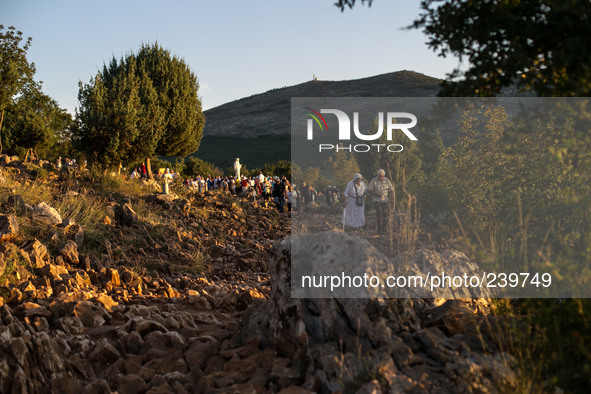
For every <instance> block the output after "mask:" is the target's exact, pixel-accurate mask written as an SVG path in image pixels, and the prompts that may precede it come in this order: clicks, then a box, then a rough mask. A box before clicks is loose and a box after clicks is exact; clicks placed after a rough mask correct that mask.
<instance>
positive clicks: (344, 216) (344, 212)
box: [343, 206, 347, 232]
mask: <svg viewBox="0 0 591 394" xmlns="http://www.w3.org/2000/svg"><path fill="white" fill-rule="evenodd" d="M346 221H347V206H345V208H343V232H345V222H346Z"/></svg>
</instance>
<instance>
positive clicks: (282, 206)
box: [130, 167, 339, 212]
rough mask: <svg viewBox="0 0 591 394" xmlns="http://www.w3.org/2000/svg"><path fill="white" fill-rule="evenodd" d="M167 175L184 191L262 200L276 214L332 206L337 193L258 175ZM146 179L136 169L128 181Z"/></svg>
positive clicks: (331, 189)
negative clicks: (322, 200)
mask: <svg viewBox="0 0 591 394" xmlns="http://www.w3.org/2000/svg"><path fill="white" fill-rule="evenodd" d="M165 174H170V176H171V177H172V179H173V180H179V179H180V182H181V183H182V184H183V186H185V187H186V188H187V189H189V190H190V191H191V192H194V193H205V192H206V191H222V192H226V193H231V194H242V195H243V196H248V197H252V198H253V199H262V200H264V201H265V202H272V203H273V204H275V206H276V207H277V209H278V210H279V212H284V211H285V210H287V211H288V212H291V211H292V210H296V211H297V210H299V208H300V206H304V205H308V204H309V203H315V202H316V203H317V202H319V200H318V199H319V198H321V197H324V198H325V199H326V201H325V203H326V204H328V205H335V204H337V203H338V201H339V193H338V190H337V188H336V187H335V186H328V187H326V188H325V189H324V190H323V191H322V192H321V193H318V192H317V191H316V190H315V189H314V187H313V186H311V185H308V184H306V183H305V182H304V183H302V185H301V186H300V187H298V186H296V185H295V184H291V183H290V181H289V180H288V179H287V178H285V177H281V178H280V177H278V176H266V175H263V174H262V173H260V174H259V175H258V176H250V177H246V176H241V177H240V179H239V180H238V179H236V178H235V177H233V176H226V177H222V176H217V177H215V176H201V175H197V176H195V177H193V178H186V179H182V178H181V177H180V174H179V173H177V172H169V170H168V169H167V171H166V172H165ZM154 176H155V178H156V180H160V179H161V178H162V177H163V176H165V175H164V174H155V175H154ZM145 177H147V174H146V172H145V170H144V169H143V168H142V167H140V168H138V169H135V170H133V172H132V173H131V175H130V178H131V179H140V178H145Z"/></svg>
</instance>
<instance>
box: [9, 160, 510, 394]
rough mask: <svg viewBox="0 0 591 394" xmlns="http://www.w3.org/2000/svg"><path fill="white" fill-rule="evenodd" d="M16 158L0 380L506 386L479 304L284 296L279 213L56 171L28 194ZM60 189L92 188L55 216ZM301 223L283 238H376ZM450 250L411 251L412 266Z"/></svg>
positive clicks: (268, 388) (135, 388)
mask: <svg viewBox="0 0 591 394" xmlns="http://www.w3.org/2000/svg"><path fill="white" fill-rule="evenodd" d="M27 171H29V170H27V169H26V168H21V167H19V166H18V165H13V166H12V167H10V169H9V170H6V173H5V175H7V176H6V178H7V179H5V180H4V182H2V180H1V179H0V238H1V241H0V296H1V297H0V392H2V393H58V392H59V393H112V392H117V393H283V394H285V393H313V392H318V393H330V392H358V393H381V392H384V393H385V392H404V393H413V392H416V393H423V392H457V391H460V390H461V391H466V392H503V391H506V390H505V389H507V390H511V389H515V387H517V386H516V381H517V377H516V375H515V372H514V371H513V369H512V368H513V365H514V361H513V359H512V357H511V356H510V355H508V354H507V353H506V351H505V349H504V340H503V335H502V334H499V331H500V327H502V326H501V325H500V324H499V322H498V319H497V318H496V317H494V316H492V315H488V313H487V310H486V305H484V304H482V303H478V302H474V301H471V300H451V301H447V302H446V301H445V300H421V299H293V298H291V293H290V274H291V270H290V261H291V260H290V250H291V249H290V242H292V241H293V239H294V238H292V239H291V240H290V238H285V237H286V236H288V235H289V222H290V221H289V218H290V217H289V216H288V215H280V214H278V213H277V212H276V211H275V210H274V209H272V208H268V207H265V206H263V205H262V204H259V203H253V202H252V201H249V200H245V199H240V198H236V197H234V196H227V195H223V194H217V193H207V194H206V195H188V196H185V197H184V198H176V197H175V196H168V197H166V196H162V195H156V194H148V195H144V196H134V195H116V194H113V195H110V196H109V197H107V198H104V196H96V195H95V194H93V193H94V192H93V190H92V189H86V188H85V187H84V184H83V182H80V184H78V183H77V182H76V181H75V180H74V181H72V179H71V178H70V175H68V177H67V178H65V177H64V176H60V177H59V178H57V179H56V180H55V181H54V182H57V183H58V187H56V186H55V185H54V184H51V183H49V184H48V185H47V187H48V188H49V190H51V193H55V192H56V190H57V191H59V193H60V196H59V198H55V199H53V200H51V201H47V202H45V201H42V202H38V201H32V200H31V197H23V196H22V195H20V194H19V193H18V190H22V188H19V185H18V183H17V182H21V184H24V183H26V182H27V174H29V175H30V173H28V172H27ZM60 182H61V183H60ZM64 185H66V186H67V190H64ZM43 192H44V191H43V190H39V193H40V194H41V193H43ZM64 198H71V199H72V200H67V201H66V204H65V205H64V204H62V205H61V207H62V208H61V209H62V211H67V210H65V209H63V207H64V206H66V207H67V206H69V205H75V204H76V203H77V201H78V202H79V201H80V200H84V201H90V202H91V203H92V204H94V201H95V199H96V201H98V202H96V204H99V205H100V204H102V205H100V206H99V208H100V210H99V211H100V212H101V214H100V215H98V216H96V217H95V219H96V220H95V219H93V220H94V221H88V220H87V219H84V220H86V221H84V222H82V220H80V223H77V222H76V220H75V218H74V217H61V216H60V214H59V213H58V212H57V210H55V209H53V207H52V205H55V206H57V204H59V203H60V201H61V200H62V199H64ZM42 203H43V204H42ZM94 208H95V205H90V208H87V210H89V209H94ZM68 212H69V211H68ZM102 212H104V215H103V213H102ZM62 213H63V212H62ZM56 214H57V216H56ZM72 216H74V215H72ZM78 217H81V218H85V216H83V215H79V216H77V218H78ZM327 222H328V224H327ZM336 222H337V223H338V221H336ZM308 226H309V227H310V228H311V231H310V232H313V233H314V235H312V236H308V237H307V238H306V235H298V236H297V237H304V238H302V239H301V242H307V243H309V248H311V249H312V248H315V247H316V246H318V245H330V244H335V243H334V239H333V238H334V237H344V238H343V239H342V242H341V241H339V242H337V244H350V245H353V247H354V249H355V250H361V251H364V250H367V251H369V250H370V249H371V248H373V247H374V246H378V249H379V246H380V245H382V244H383V245H386V243H385V242H386V241H385V240H384V239H381V238H375V237H371V236H370V237H369V238H370V241H371V242H372V244H373V245H374V246H372V245H369V244H367V243H364V241H362V240H361V239H360V238H359V237H356V236H354V235H349V234H342V233H336V234H335V232H334V231H332V232H328V233H326V232H322V230H325V229H327V228H326V227H328V229H331V228H332V227H333V226H335V225H334V223H333V222H330V219H329V218H323V217H320V216H319V217H318V218H317V220H314V221H311V222H310V223H308ZM333 230H334V229H333ZM370 235H371V234H370ZM326 237H329V238H331V240H330V241H329V240H328V238H326ZM298 242H299V241H298ZM383 245H382V246H383ZM341 252H342V251H341ZM335 253H339V251H335ZM454 253H455V252H454ZM371 255H373V256H378V257H377V258H378V259H384V261H383V262H384V263H387V261H388V258H387V257H384V256H383V255H381V254H380V253H379V252H377V251H375V252H374V251H372V252H371ZM450 255H454V254H453V253H452V254H437V252H435V251H433V252H432V253H431V252H430V253H418V254H417V256H419V257H420V258H422V259H424V261H422V262H421V264H422V265H424V264H425V262H428V263H433V264H435V263H437V264H443V263H444V262H445V260H446V259H448V257H446V256H450ZM379 256H381V257H379ZM421 256H422V257H421ZM454 256H455V255H454ZM460 257H461V256H460ZM465 260H466V259H465V257H461V258H458V259H456V260H454V261H465ZM442 262H443V263H442ZM454 264H455V263H454Z"/></svg>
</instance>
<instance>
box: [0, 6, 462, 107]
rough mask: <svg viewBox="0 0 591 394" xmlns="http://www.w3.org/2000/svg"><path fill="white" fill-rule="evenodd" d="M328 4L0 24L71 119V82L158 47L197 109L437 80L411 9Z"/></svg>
mask: <svg viewBox="0 0 591 394" xmlns="http://www.w3.org/2000/svg"><path fill="white" fill-rule="evenodd" d="M333 3H334V0H240V1H239V0H193V1H180V0H179V1H167V2H165V1H151V0H143V1H137V0H119V1H113V0H102V1H83V0H77V1H66V0H60V1H47V0H0V15H1V17H0V24H3V25H4V26H5V27H7V26H11V25H13V26H15V27H16V28H17V29H18V30H21V31H22V32H23V34H24V35H25V36H30V37H32V38H33V44H32V46H31V48H30V50H29V55H28V57H29V60H30V61H33V62H35V65H36V67H37V74H36V79H37V80H42V81H44V84H43V90H44V92H45V93H46V94H48V95H49V96H51V97H52V98H54V99H56V100H57V101H58V102H59V104H60V106H62V107H64V108H66V109H68V111H69V112H71V113H73V112H74V108H75V107H77V106H78V98H77V94H78V81H79V80H81V81H82V82H85V83H86V82H88V81H89V80H90V78H91V76H92V75H95V74H96V72H97V71H98V70H99V68H102V65H103V63H104V62H108V61H109V60H110V59H111V57H112V56H113V55H114V56H115V57H117V58H119V57H121V56H122V55H124V54H125V53H126V52H129V51H136V50H137V49H138V48H139V46H140V45H141V44H142V43H150V42H154V41H158V42H159V43H160V44H161V45H162V46H163V47H165V48H167V49H169V50H170V51H171V52H172V53H174V54H176V55H179V56H180V57H182V58H184V59H185V61H186V62H187V63H188V64H189V66H190V67H191V68H192V69H193V71H194V72H195V73H196V74H197V77H198V79H199V82H200V89H199V94H200V96H201V98H202V100H203V106H204V108H205V109H208V108H212V107H215V106H218V105H221V104H224V103H227V102H230V101H233V100H237V99H240V98H243V97H247V96H250V95H253V94H257V93H263V92H265V91H267V90H270V89H273V88H280V87H283V86H291V85H295V84H299V83H303V82H305V81H309V80H311V79H312V76H313V75H314V74H315V75H316V76H317V77H319V78H320V79H322V80H333V81H336V80H345V79H357V78H364V77H369V76H373V75H378V74H383V73H388V72H392V71H398V70H404V69H406V70H413V71H418V72H422V73H424V74H427V75H430V76H434V77H440V78H443V77H444V76H445V74H446V73H448V72H450V71H451V70H452V69H453V68H454V67H456V66H457V64H458V61H457V59H443V58H440V57H437V56H436V55H435V54H434V53H433V52H432V51H431V50H429V49H428V48H427V46H426V45H425V42H426V37H425V36H424V35H423V34H422V33H421V32H419V31H407V30H402V28H403V27H404V26H407V25H409V24H410V23H411V22H412V21H413V19H414V18H415V17H416V16H417V15H418V4H419V0H396V1H394V0H374V2H373V5H372V7H371V8H368V7H367V6H357V7H355V8H354V9H353V10H348V9H347V10H346V11H345V12H343V13H342V12H341V11H340V10H339V9H338V8H337V7H335V6H334V5H333Z"/></svg>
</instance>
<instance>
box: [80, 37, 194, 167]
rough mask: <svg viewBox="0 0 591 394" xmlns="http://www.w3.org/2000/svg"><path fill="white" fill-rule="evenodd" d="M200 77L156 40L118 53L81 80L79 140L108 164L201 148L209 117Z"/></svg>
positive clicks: (183, 152) (99, 159) (177, 154)
mask: <svg viewBox="0 0 591 394" xmlns="http://www.w3.org/2000/svg"><path fill="white" fill-rule="evenodd" d="M198 89H199V84H198V82H197V77H196V76H195V74H194V73H193V72H192V71H191V70H190V68H189V67H188V65H187V64H186V63H185V62H184V60H182V59H180V58H178V57H176V56H172V55H171V54H170V52H169V51H168V50H165V49H163V48H162V47H160V46H159V45H158V44H154V45H142V47H141V48H140V49H139V51H138V52H137V53H132V54H128V55H127V56H125V57H122V58H121V59H120V60H119V61H117V60H116V59H115V58H113V59H112V60H111V62H110V63H109V64H108V65H106V64H105V65H104V66H103V69H102V71H100V72H99V73H97V75H96V76H95V77H94V78H92V79H91V80H90V81H89V83H87V84H84V85H82V84H80V90H79V93H78V99H79V101H80V108H79V109H78V110H77V125H76V128H75V136H76V142H77V145H78V146H79V148H80V149H82V150H84V151H86V152H87V153H88V154H89V156H90V157H91V158H92V159H94V160H96V161H98V162H100V163H102V164H106V165H112V164H116V163H119V162H121V163H123V164H129V163H134V162H137V161H139V160H141V159H142V158H149V157H151V156H153V155H162V156H186V155H187V154H190V153H192V152H194V151H196V150H197V148H198V147H199V143H200V141H201V136H202V134H203V126H204V124H205V118H204V116H203V113H202V108H201V100H200V99H199V96H198V94H197V92H198Z"/></svg>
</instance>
